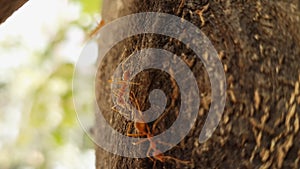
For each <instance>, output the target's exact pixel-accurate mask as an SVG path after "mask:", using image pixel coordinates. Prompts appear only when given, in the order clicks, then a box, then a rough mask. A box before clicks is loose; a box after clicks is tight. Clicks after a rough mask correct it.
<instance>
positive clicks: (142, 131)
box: [127, 93, 190, 168]
mask: <svg viewBox="0 0 300 169" xmlns="http://www.w3.org/2000/svg"><path fill="white" fill-rule="evenodd" d="M131 94H132V96H131V97H130V98H131V99H133V101H134V103H135V106H136V108H137V110H138V112H139V113H140V115H141V111H140V110H141V109H140V106H139V104H138V101H137V99H136V97H135V95H134V94H133V93H131ZM141 116H142V115H141ZM162 117H163V116H161V117H160V118H158V119H157V120H156V121H155V122H154V124H153V126H152V129H150V127H149V126H148V124H147V123H143V122H142V123H141V122H135V123H134V128H135V130H136V131H137V133H134V134H132V133H129V132H130V130H131V128H130V127H129V128H128V129H127V136H130V137H146V138H145V139H142V140H141V141H139V142H136V143H133V144H134V145H137V144H140V143H143V142H145V141H147V140H148V141H149V144H150V146H149V148H148V151H147V154H146V155H147V157H148V158H149V159H150V160H151V161H153V162H154V164H153V168H154V167H155V165H156V160H158V161H160V162H162V163H164V162H166V161H167V160H174V161H175V162H178V163H181V164H184V165H189V164H190V161H185V160H180V159H177V158H175V157H171V156H166V155H163V153H162V152H161V151H160V150H159V149H158V148H157V143H158V142H157V141H154V140H153V137H154V134H153V132H154V130H155V127H156V126H157V124H158V123H159V122H160V120H162ZM159 143H160V144H168V143H163V142H159ZM151 151H152V153H153V158H151V157H150V152H151Z"/></svg>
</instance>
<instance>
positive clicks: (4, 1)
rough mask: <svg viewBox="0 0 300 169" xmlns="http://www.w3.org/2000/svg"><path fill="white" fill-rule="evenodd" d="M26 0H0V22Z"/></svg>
mask: <svg viewBox="0 0 300 169" xmlns="http://www.w3.org/2000/svg"><path fill="white" fill-rule="evenodd" d="M27 1H28V0H0V24H1V23H3V22H4V21H5V20H6V19H7V18H8V17H9V16H11V15H12V14H13V13H14V12H15V11H16V10H18V9H19V8H20V7H21V6H23V5H24V4H25V3H26V2H27Z"/></svg>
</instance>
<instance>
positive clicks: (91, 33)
mask: <svg viewBox="0 0 300 169" xmlns="http://www.w3.org/2000/svg"><path fill="white" fill-rule="evenodd" d="M104 25H105V21H104V20H101V21H100V22H99V23H98V24H97V26H96V28H94V29H93V30H92V31H91V32H90V33H89V34H88V36H87V40H88V39H90V38H92V37H94V36H95V35H96V34H97V32H98V31H99V30H100V29H101V28H102V27H103V26H104Z"/></svg>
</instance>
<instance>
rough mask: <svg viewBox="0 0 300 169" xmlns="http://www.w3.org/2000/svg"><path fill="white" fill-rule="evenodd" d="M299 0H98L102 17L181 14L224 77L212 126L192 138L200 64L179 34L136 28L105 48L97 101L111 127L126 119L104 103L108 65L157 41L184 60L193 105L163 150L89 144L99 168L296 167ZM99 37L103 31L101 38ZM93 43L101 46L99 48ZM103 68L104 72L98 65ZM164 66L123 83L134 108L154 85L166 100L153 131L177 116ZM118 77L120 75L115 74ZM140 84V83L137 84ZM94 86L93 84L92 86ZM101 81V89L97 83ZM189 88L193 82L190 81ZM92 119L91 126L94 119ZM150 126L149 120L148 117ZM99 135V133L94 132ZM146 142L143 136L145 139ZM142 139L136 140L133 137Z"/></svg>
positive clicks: (202, 114)
mask: <svg viewBox="0 0 300 169" xmlns="http://www.w3.org/2000/svg"><path fill="white" fill-rule="evenodd" d="M299 6H300V3H299V2H297V1H296V0H294V1H291V2H289V3H286V2H285V1H274V2H273V1H265V0H257V1H252V0H251V1H246V2H245V1H241V0H239V1H234V2H233V1H230V0H223V1H211V0H203V1H202V0H181V1H180V0H178V1H173V0H155V1H146V0H130V1H127V0H126V1H125V0H113V1H108V0H107V1H104V4H103V8H104V9H103V19H104V20H105V21H106V22H110V21H112V20H114V19H116V18H119V17H122V16H125V15H128V14H134V13H138V12H163V13H168V14H172V15H176V16H179V17H180V18H184V19H186V20H188V21H189V22H191V23H193V24H194V25H196V26H197V27H199V28H200V29H201V31H202V32H204V33H205V35H206V36H207V37H208V38H209V40H210V41H211V42H212V44H213V46H214V47H215V49H216V50H217V52H218V55H219V58H220V60H221V62H222V64H223V68H224V72H225V75H226V83H227V89H226V94H227V99H226V104H225V110H224V113H223V116H222V119H221V121H220V123H219V125H218V128H217V129H216V131H215V132H214V133H213V135H212V137H211V138H210V139H209V140H207V141H206V142H204V143H201V144H200V143H199V142H198V138H199V134H200V132H201V129H202V127H203V124H204V121H205V119H206V116H207V113H208V111H209V107H210V100H211V86H210V81H209V77H208V74H207V71H206V70H205V67H204V65H203V64H202V62H201V60H200V59H195V54H194V52H193V51H192V50H191V49H190V48H189V47H187V46H186V45H184V44H183V43H181V42H180V41H179V40H177V39H174V38H170V37H166V36H162V35H153V34H144V35H136V36H133V37H131V38H128V39H125V40H123V41H121V42H120V43H119V44H117V45H116V46H114V48H113V49H112V50H110V51H109V53H108V54H107V56H105V59H104V60H103V62H102V64H101V65H100V67H99V70H101V71H100V72H99V74H98V76H97V84H96V85H97V89H99V90H98V91H97V93H96V95H97V102H98V104H99V107H101V110H102V113H103V116H104V117H105V119H106V120H107V121H108V122H109V123H110V125H111V126H112V127H114V129H115V130H117V131H119V132H121V133H123V134H126V133H127V132H128V127H129V126H131V128H135V127H136V126H135V127H134V125H133V123H132V122H130V121H128V120H126V119H124V118H122V116H121V115H120V114H119V113H118V112H115V111H113V110H112V109H111V107H112V101H111V98H110V97H111V95H110V92H108V91H109V89H108V88H109V87H110V83H109V82H108V81H109V79H110V78H111V76H112V72H113V71H114V70H115V69H116V67H117V65H118V64H120V63H121V61H123V60H124V59H125V58H127V57H129V55H130V54H132V53H133V52H135V51H138V50H141V49H145V48H160V49H164V50H167V51H170V52H172V53H174V54H176V55H177V56H179V57H180V59H182V60H184V61H185V63H186V64H187V65H188V66H189V68H190V69H191V70H192V72H193V73H194V76H195V77H196V78H197V83H198V87H199V88H198V89H199V93H200V100H201V102H200V109H199V113H198V114H199V115H198V118H197V120H196V123H195V125H194V126H193V128H192V130H191V131H190V132H189V134H188V135H187V136H186V137H185V138H184V139H183V140H182V141H181V142H180V143H179V144H178V145H177V146H175V147H173V148H172V149H171V150H169V151H167V152H165V153H163V156H165V157H167V156H168V157H172V158H174V159H175V158H176V159H180V160H185V161H189V163H188V164H185V163H181V162H178V161H176V160H174V159H171V158H168V159H167V158H166V160H164V161H163V162H161V161H159V160H157V159H153V158H140V159H137V158H126V157H121V156H118V155H114V154H112V153H109V152H106V151H104V150H103V149H102V148H100V147H97V148H96V159H97V161H96V166H97V169H100V168H105V169H106V168H116V169H120V168H130V169H131V168H172V169H173V168H196V169H198V168H224V169H227V168H294V169H298V168H299V167H300V142H299V140H300V132H299V118H300V87H299V83H300V8H299ZM102 40H103V41H104V42H105V41H106V40H108V39H102ZM100 50H101V49H100ZM104 72H105V73H104ZM173 80H174V79H172V78H171V77H170V76H169V75H168V74H167V73H165V72H162V71H157V70H152V69H150V70H147V71H145V72H143V73H140V74H138V75H137V76H136V77H135V78H134V80H133V81H135V82H137V83H139V85H131V87H130V90H131V91H132V93H134V94H135V95H136V97H137V99H136V100H137V103H136V105H137V104H138V105H140V106H141V109H142V110H146V109H147V108H148V107H149V101H148V100H147V98H148V95H149V91H151V90H153V89H157V88H158V89H161V90H163V91H164V92H165V94H166V96H167V98H168V102H167V108H166V111H165V112H164V113H166V114H167V116H166V118H165V119H164V120H162V122H160V123H159V124H158V125H157V128H156V129H153V130H152V134H159V133H160V132H161V131H163V130H165V129H168V128H169V127H170V126H171V125H172V123H173V122H174V120H175V119H176V117H177V112H178V109H179V107H180V98H179V97H178V95H180V91H179V92H177V90H178V86H177V85H176V83H174V82H173ZM120 83H121V82H120ZM141 86H142V87H141ZM100 89H101V90H100ZM102 89H108V90H102ZM191 90H193V89H191ZM97 124H98V126H97V125H96V130H97V127H99V125H101V124H99V123H97ZM148 125H149V126H150V128H151V127H152V126H153V123H149V124H148ZM97 135H98V137H99V136H100V137H101V133H97ZM149 142H150V141H149ZM141 144H142V143H141Z"/></svg>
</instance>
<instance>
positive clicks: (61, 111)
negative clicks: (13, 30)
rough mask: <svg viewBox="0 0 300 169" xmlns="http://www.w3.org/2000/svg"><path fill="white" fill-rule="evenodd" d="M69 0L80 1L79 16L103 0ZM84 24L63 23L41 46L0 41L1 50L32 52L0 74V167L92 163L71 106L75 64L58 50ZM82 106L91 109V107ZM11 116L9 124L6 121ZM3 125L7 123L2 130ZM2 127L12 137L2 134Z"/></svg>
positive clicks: (63, 168)
mask: <svg viewBox="0 0 300 169" xmlns="http://www.w3.org/2000/svg"><path fill="white" fill-rule="evenodd" d="M73 2H79V4H81V7H82V8H81V9H82V11H81V12H82V13H81V14H80V15H81V16H80V18H82V17H83V16H85V15H86V14H93V13H97V14H99V9H100V6H101V0H73ZM54 12H55V11H54ZM91 20H92V19H91ZM82 23H84V22H81V21H79V20H71V21H66V22H64V23H63V24H62V25H60V26H59V28H58V29H57V30H54V31H55V34H51V35H48V36H49V38H47V45H46V46H45V47H44V48H42V49H39V50H31V49H28V48H27V47H26V45H25V44H23V43H22V42H21V41H19V40H18V38H14V39H9V40H7V41H0V50H6V51H12V50H27V52H28V51H29V52H31V53H30V54H29V56H26V57H27V59H26V63H22V64H21V65H19V66H18V67H16V68H11V69H10V70H7V71H6V72H0V74H1V73H3V74H5V75H6V76H7V77H8V78H6V79H5V78H0V92H1V93H0V96H1V98H0V107H1V108H0V114H1V113H3V114H2V116H0V169H25V168H26V169H31V168H41V169H48V168H49V169H50V168H51V169H52V168H59V169H69V168H70V169H71V168H72V169H73V168H74V169H85V168H89V169H91V168H93V166H94V162H93V159H88V158H91V157H93V143H92V141H91V140H90V139H89V138H88V137H87V135H86V134H85V133H84V131H83V129H82V128H81V127H80V125H79V123H78V121H77V116H76V112H75V109H74V105H73V93H72V78H73V72H74V63H73V62H72V61H70V60H68V59H66V58H72V57H70V56H64V55H66V54H62V53H61V52H60V51H61V50H66V49H68V48H67V47H66V46H67V45H68V44H69V43H70V41H74V39H72V38H74V37H73V34H71V40H70V39H68V38H70V35H68V34H69V33H70V32H72V31H74V30H75V31H76V30H79V32H80V33H81V34H83V36H85V35H84V34H86V33H85V31H86V29H87V24H85V23H84V24H82ZM88 25H89V26H90V25H93V23H88ZM41 29H42V28H41ZM80 43H83V41H82V42H80ZM65 48H66V49H65ZM8 53H9V52H8ZM25 53H26V52H25ZM65 53H70V55H71V54H74V52H73V51H67V52H65ZM77 54H78V53H77ZM67 55H68V54H67ZM73 57H77V56H73ZM0 70H1V69H0ZM87 100H88V99H87ZM84 109H86V111H90V112H92V111H93V108H92V107H84ZM11 115H13V117H10V116H11ZM6 116H7V117H6ZM19 116H20V117H19ZM11 118H12V119H13V123H12V122H8V121H6V120H10V119H11ZM1 123H3V125H2V124H1ZM14 123H16V124H14ZM5 125H6V126H5ZM2 126H4V127H6V128H4V129H2V130H1V127H2ZM2 131H6V132H8V133H10V134H11V135H12V136H11V138H5V139H4V137H6V136H5V134H3V133H1V132H2ZM14 133H16V134H14ZM84 155H86V156H84ZM85 163H87V164H88V166H89V167H87V166H86V165H83V164H85Z"/></svg>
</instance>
